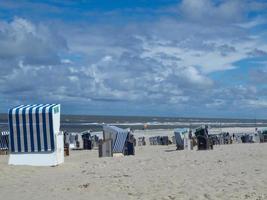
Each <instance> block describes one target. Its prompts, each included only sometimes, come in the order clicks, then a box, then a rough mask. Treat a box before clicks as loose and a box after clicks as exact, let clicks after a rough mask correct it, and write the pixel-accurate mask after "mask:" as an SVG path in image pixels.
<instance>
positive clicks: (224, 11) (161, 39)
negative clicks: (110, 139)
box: [0, 0, 267, 118]
mask: <svg viewBox="0 0 267 200" xmlns="http://www.w3.org/2000/svg"><path fill="white" fill-rule="evenodd" d="M18 2H19V3H18ZM0 69H1V70H0V97H1V98H0V112H4V113H6V112H7V109H8V108H10V107H13V106H15V105H18V104H32V103H60V104H61V105H62V112H63V113H66V114H70V113H72V114H99V115H103V114H108V115H160V116H182V117H231V118H232V117H234V118H267V3H266V1H265V0H258V1H257V0H253V1H252V0H153V1H152V0H116V1H114V0H88V1H85V0H84V1H80V2H79V1H76V0H66V1H64V3H63V1H59V0H58V1H57V0H43V1H40V2H38V1H35V0H32V1H30V0H29V1H17V0H14V1H12V0H6V1H1V2H0Z"/></svg>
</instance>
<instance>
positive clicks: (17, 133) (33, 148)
mask: <svg viewBox="0 0 267 200" xmlns="http://www.w3.org/2000/svg"><path fill="white" fill-rule="evenodd" d="M59 107H60V105H59V104H38V105H21V106H17V107H15V108H12V109H10V110H9V114H8V116H9V130H10V137H9V139H10V151H11V152H12V153H19V152H49V151H54V149H55V144H54V143H55V142H54V128H53V114H54V113H58V112H59Z"/></svg>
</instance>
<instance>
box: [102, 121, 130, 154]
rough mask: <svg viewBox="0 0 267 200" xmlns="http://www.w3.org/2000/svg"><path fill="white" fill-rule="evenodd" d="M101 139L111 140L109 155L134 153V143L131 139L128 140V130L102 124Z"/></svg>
mask: <svg viewBox="0 0 267 200" xmlns="http://www.w3.org/2000/svg"><path fill="white" fill-rule="evenodd" d="M103 140H104V141H107V140H111V141H112V154H111V155H116V154H118V155H119V154H120V155H133V154H134V144H133V142H132V141H130V133H129V131H128V130H125V129H121V128H119V127H116V126H109V125H104V126H103ZM129 151H130V152H129ZM132 152H133V153H132Z"/></svg>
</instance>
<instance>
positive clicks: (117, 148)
mask: <svg viewBox="0 0 267 200" xmlns="http://www.w3.org/2000/svg"><path fill="white" fill-rule="evenodd" d="M127 136H128V132H127V131H124V130H123V131H121V132H118V133H117V137H116V140H115V143H114V146H113V153H123V150H124V145H125V142H126V139H127Z"/></svg>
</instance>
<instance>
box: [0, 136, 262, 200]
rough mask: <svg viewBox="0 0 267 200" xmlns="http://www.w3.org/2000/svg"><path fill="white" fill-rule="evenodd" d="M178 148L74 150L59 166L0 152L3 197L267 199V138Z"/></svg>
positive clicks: (0, 189)
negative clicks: (115, 152)
mask: <svg viewBox="0 0 267 200" xmlns="http://www.w3.org/2000/svg"><path fill="white" fill-rule="evenodd" d="M141 132H142V131H139V132H138V131H137V132H136V133H139V134H138V135H142V134H141ZM159 133H160V132H159ZM167 133H169V132H167ZM175 149H176V147H175V146H174V145H169V146H149V145H147V146H142V147H136V155H135V156H126V157H118V158H115V157H113V158H98V151H97V150H92V151H71V152H70V156H69V157H65V163H64V164H63V165H60V166H57V167H29V166H9V165H7V161H8V156H0V169H1V173H0V193H1V199H2V198H3V199H6V200H9V199H10V200H13V199H20V200H24V199H25V200H26V199H39V200H47V199H66V200H68V199H171V200H173V199H267V173H266V169H267V144H232V145H220V146H215V147H214V150H209V151H196V150H193V151H176V150H175Z"/></svg>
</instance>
